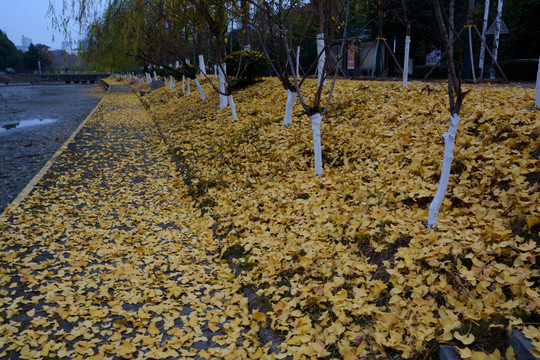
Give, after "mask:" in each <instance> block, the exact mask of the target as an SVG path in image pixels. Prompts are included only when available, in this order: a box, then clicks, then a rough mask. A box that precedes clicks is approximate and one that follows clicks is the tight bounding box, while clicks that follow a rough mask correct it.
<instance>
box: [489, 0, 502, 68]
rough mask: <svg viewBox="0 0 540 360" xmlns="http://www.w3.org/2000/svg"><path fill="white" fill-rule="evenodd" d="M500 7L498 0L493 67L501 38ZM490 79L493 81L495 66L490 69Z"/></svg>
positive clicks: (500, 2) (500, 3)
mask: <svg viewBox="0 0 540 360" xmlns="http://www.w3.org/2000/svg"><path fill="white" fill-rule="evenodd" d="M502 7H503V0H499V3H498V4H497V18H496V19H495V38H494V41H495V45H494V46H493V51H492V54H493V65H495V63H496V62H497V54H498V52H499V37H500V36H501V20H502ZM489 77H490V78H491V79H495V66H493V68H492V69H491V74H490V76H489Z"/></svg>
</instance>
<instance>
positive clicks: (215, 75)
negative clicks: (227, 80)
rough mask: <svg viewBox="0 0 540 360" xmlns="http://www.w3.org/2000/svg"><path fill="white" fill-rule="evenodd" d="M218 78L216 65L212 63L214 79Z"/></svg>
mask: <svg viewBox="0 0 540 360" xmlns="http://www.w3.org/2000/svg"><path fill="white" fill-rule="evenodd" d="M217 78H218V71H217V65H214V79H217Z"/></svg>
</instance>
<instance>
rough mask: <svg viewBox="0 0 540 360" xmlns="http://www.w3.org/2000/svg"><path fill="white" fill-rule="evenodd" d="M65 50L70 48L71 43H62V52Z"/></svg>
mask: <svg viewBox="0 0 540 360" xmlns="http://www.w3.org/2000/svg"><path fill="white" fill-rule="evenodd" d="M66 48H71V41H65V40H64V41H62V50H66Z"/></svg>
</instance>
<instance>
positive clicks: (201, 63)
mask: <svg viewBox="0 0 540 360" xmlns="http://www.w3.org/2000/svg"><path fill="white" fill-rule="evenodd" d="M199 71H200V72H201V75H206V67H205V66H204V56H203V55H202V54H201V55H199Z"/></svg>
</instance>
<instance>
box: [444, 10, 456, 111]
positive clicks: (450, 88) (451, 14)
mask: <svg viewBox="0 0 540 360" xmlns="http://www.w3.org/2000/svg"><path fill="white" fill-rule="evenodd" d="M448 21H449V22H450V23H449V24H448V26H449V29H448V53H447V54H446V58H447V59H448V66H449V67H450V63H452V66H453V64H454V32H453V31H452V30H453V29H454V0H450V2H449V3H448ZM452 82H453V78H452V76H451V75H450V72H448V96H449V97H448V100H449V101H450V109H453V108H454V106H455V103H454V84H453V83H452Z"/></svg>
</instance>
